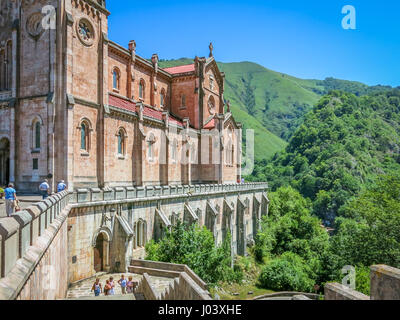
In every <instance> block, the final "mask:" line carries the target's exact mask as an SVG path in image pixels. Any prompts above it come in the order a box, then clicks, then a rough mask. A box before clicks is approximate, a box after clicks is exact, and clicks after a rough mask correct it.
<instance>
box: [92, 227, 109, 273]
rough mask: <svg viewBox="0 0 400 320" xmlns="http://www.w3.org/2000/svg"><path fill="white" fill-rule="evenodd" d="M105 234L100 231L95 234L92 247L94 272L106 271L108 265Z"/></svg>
mask: <svg viewBox="0 0 400 320" xmlns="http://www.w3.org/2000/svg"><path fill="white" fill-rule="evenodd" d="M107 238H108V237H107V236H106V235H105V234H104V233H103V232H102V233H100V234H99V235H98V236H97V239H96V246H95V247H94V270H95V271H96V273H98V272H103V271H107V270H106V267H107V266H108V261H107V260H108V241H107Z"/></svg>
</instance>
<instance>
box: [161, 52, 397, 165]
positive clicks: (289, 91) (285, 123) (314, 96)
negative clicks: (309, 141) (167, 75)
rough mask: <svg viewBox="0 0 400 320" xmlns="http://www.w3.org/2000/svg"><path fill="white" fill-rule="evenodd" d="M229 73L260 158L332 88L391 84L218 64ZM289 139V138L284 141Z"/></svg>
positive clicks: (239, 115)
mask: <svg viewBox="0 0 400 320" xmlns="http://www.w3.org/2000/svg"><path fill="white" fill-rule="evenodd" d="M190 63H193V59H189V58H181V59H178V60H167V61H166V60H161V61H160V67H161V68H166V67H173V66H179V65H184V64H190ZM218 66H219V68H220V70H221V71H223V72H225V74H226V83H225V93H224V98H225V100H230V101H231V105H232V110H233V112H234V113H235V116H236V119H237V120H238V121H240V122H242V123H243V125H244V128H245V129H255V131H256V139H255V140H256V146H257V148H256V159H258V160H261V159H268V158H270V156H271V155H273V154H274V153H275V152H276V151H280V150H282V149H283V148H284V147H285V145H286V143H285V141H289V139H290V137H291V136H292V135H293V133H294V132H295V131H296V129H297V128H298V127H299V126H300V125H301V124H302V123H303V121H304V116H305V115H306V114H307V113H308V112H309V111H310V110H312V107H313V106H314V105H315V104H316V103H317V102H318V100H319V99H320V98H321V97H322V96H323V95H325V94H328V93H329V92H330V91H331V90H342V91H345V92H349V93H353V94H355V95H356V96H362V95H365V94H372V93H379V92H384V91H387V90H388V89H391V87H385V86H375V87H369V86H367V85H365V84H362V83H360V82H355V81H347V80H339V79H334V78H327V79H325V80H315V79H314V80H312V79H311V80H307V79H299V78H296V77H293V76H290V75H286V74H283V73H279V72H275V71H272V70H269V69H267V68H264V67H263V66H261V65H258V64H256V63H252V62H237V63H220V62H219V63H218ZM283 140H285V141H283Z"/></svg>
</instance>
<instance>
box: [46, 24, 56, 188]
mask: <svg viewBox="0 0 400 320" xmlns="http://www.w3.org/2000/svg"><path fill="white" fill-rule="evenodd" d="M56 32H57V30H52V29H50V30H49V58H50V66H49V89H48V96H47V101H46V102H47V172H48V173H51V174H52V178H51V179H49V183H50V190H51V191H52V192H55V191H56V181H55V179H56V177H55V164H54V161H55V145H54V134H55V117H56V110H55V106H54V92H55V88H56Z"/></svg>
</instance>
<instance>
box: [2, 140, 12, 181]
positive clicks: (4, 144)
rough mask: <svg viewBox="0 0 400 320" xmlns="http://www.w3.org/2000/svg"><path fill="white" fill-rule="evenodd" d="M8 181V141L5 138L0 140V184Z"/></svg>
mask: <svg viewBox="0 0 400 320" xmlns="http://www.w3.org/2000/svg"><path fill="white" fill-rule="evenodd" d="M9 182H10V141H9V140H8V139H7V138H2V139H1V140H0V186H1V185H3V186H5V185H7V184H8V183H9Z"/></svg>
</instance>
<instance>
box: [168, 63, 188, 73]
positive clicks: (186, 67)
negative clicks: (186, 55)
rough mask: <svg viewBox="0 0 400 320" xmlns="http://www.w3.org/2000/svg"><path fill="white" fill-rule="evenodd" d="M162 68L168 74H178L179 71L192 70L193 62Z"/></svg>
mask: <svg viewBox="0 0 400 320" xmlns="http://www.w3.org/2000/svg"><path fill="white" fill-rule="evenodd" d="M163 70H164V71H166V72H168V73H170V74H179V73H187V72H193V71H194V70H195V69H194V63H192V64H187V65H184V66H177V67H171V68H164V69H163Z"/></svg>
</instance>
